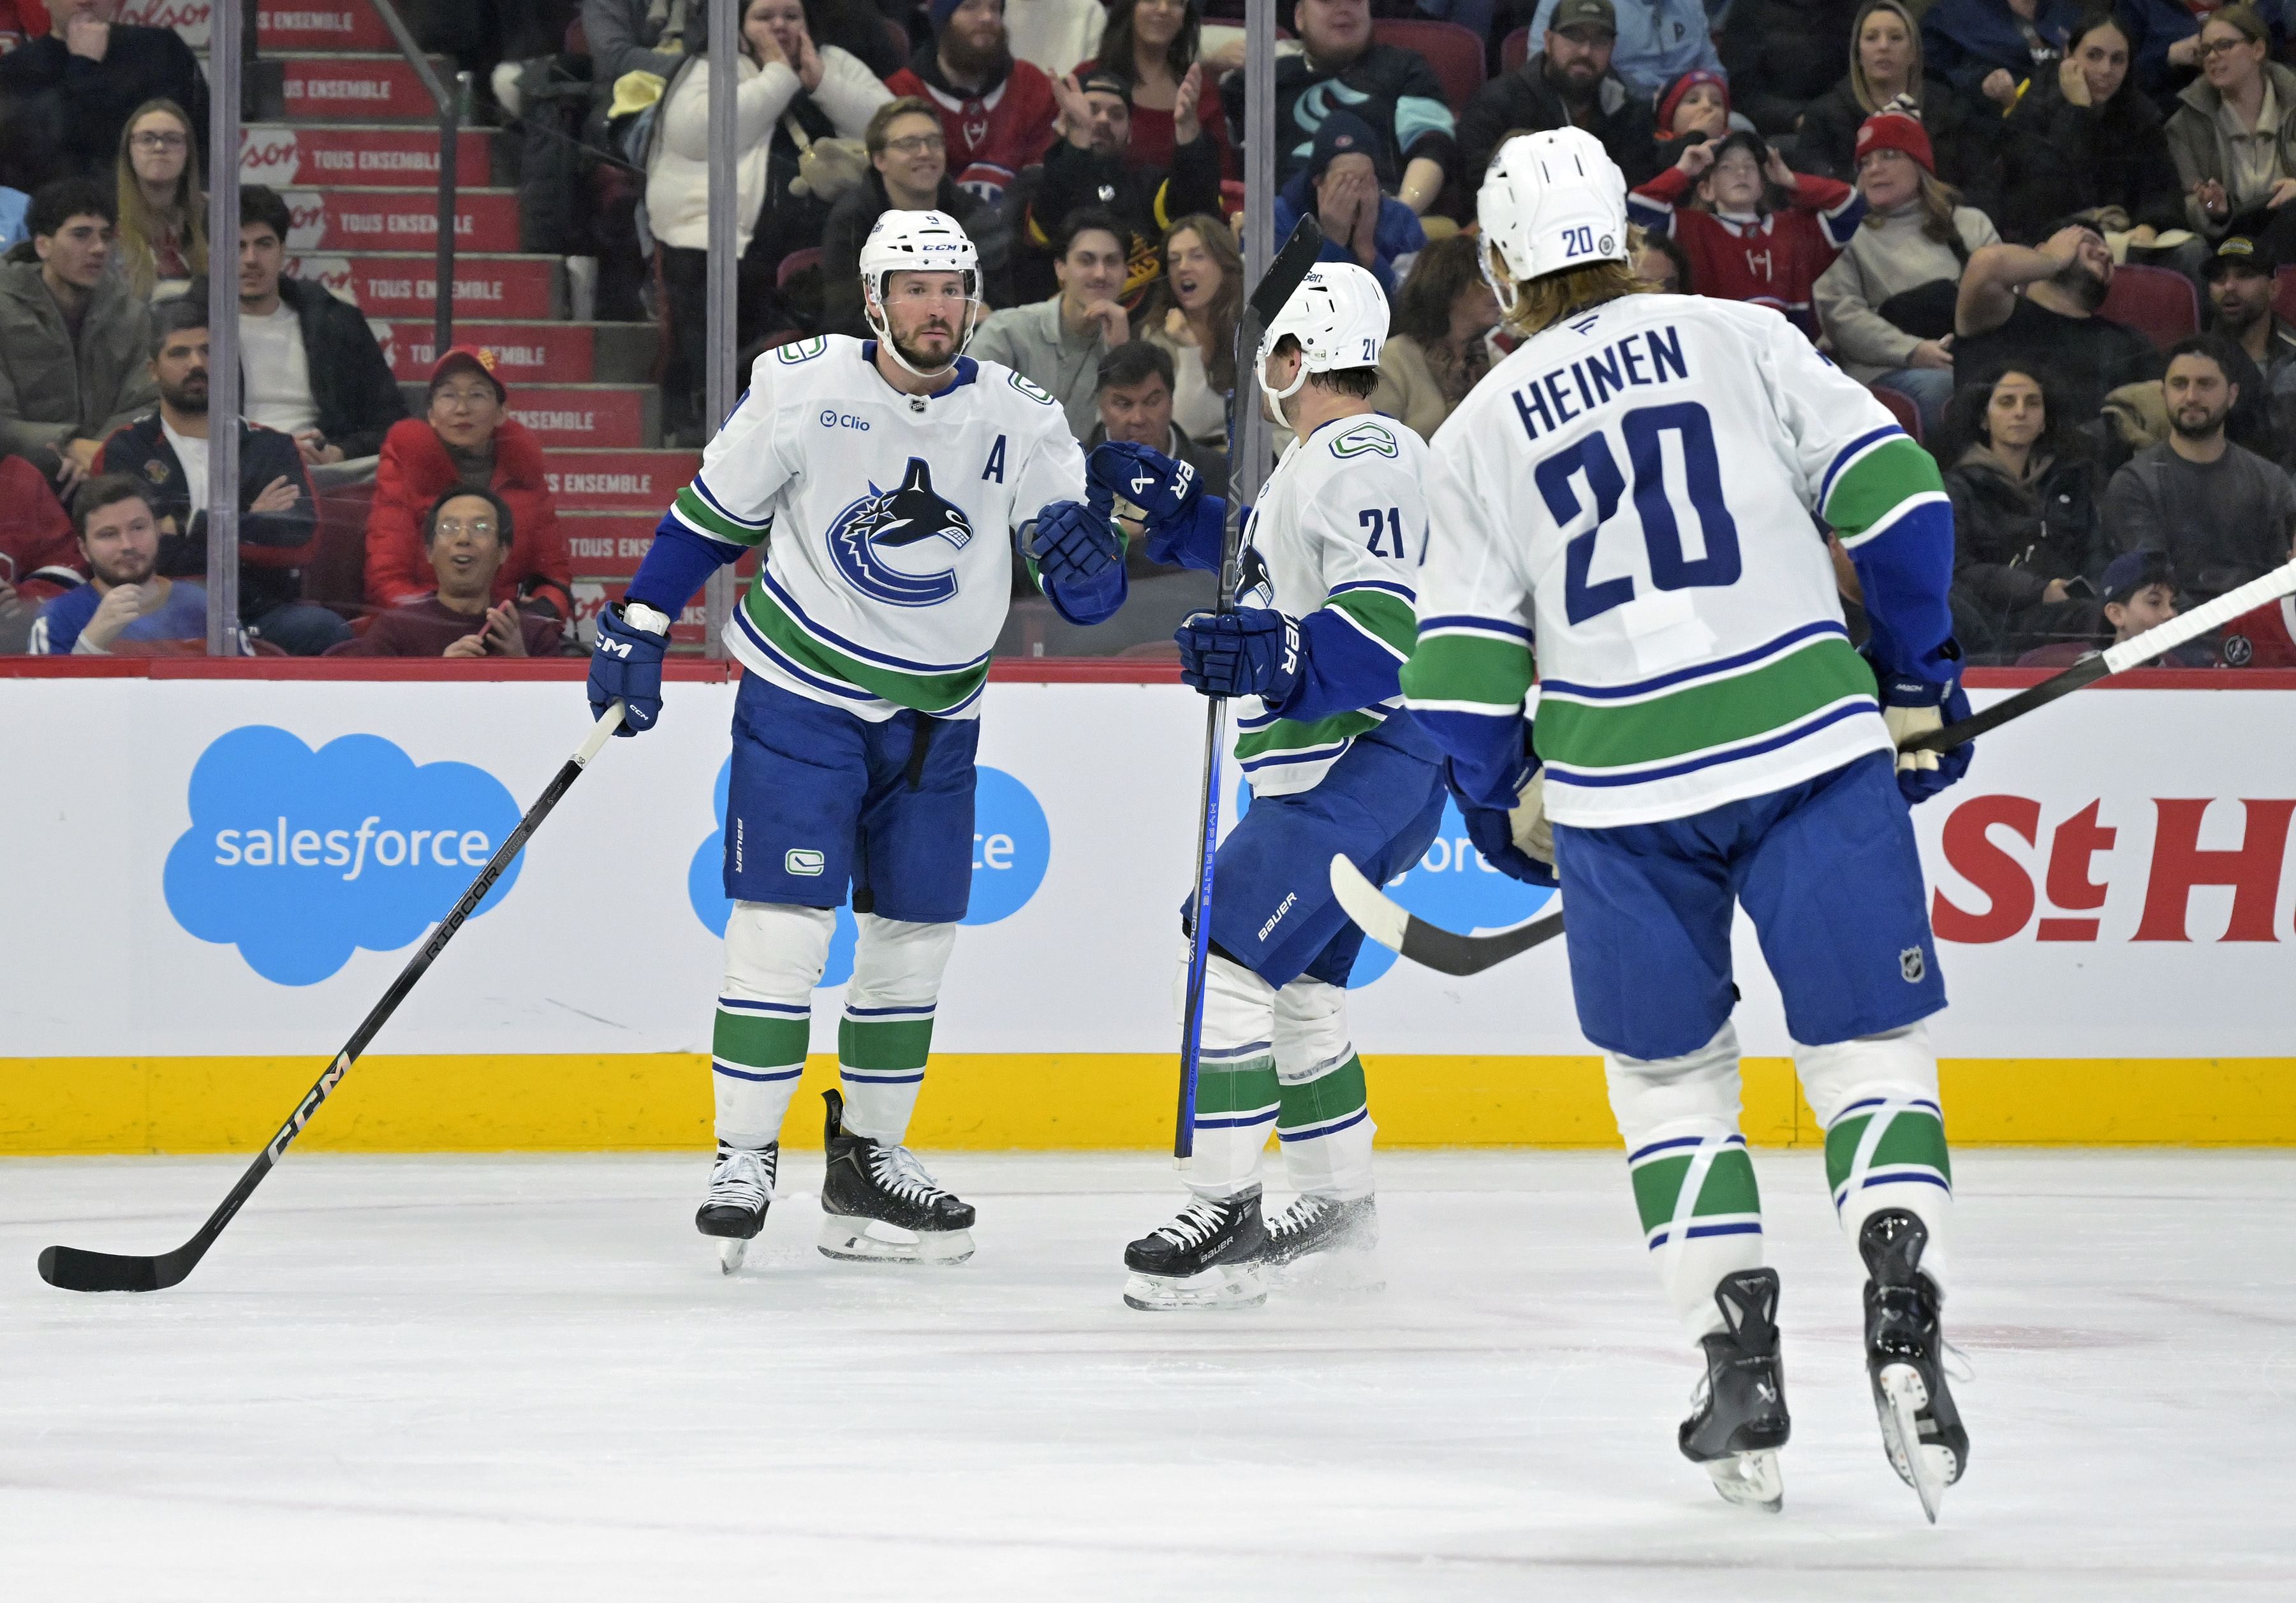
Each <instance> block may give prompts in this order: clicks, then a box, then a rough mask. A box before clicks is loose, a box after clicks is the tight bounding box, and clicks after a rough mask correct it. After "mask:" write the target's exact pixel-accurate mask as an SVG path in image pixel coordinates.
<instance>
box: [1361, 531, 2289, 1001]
mask: <svg viewBox="0 0 2296 1603" xmlns="http://www.w3.org/2000/svg"><path fill="white" fill-rule="evenodd" d="M2291 594H2296V562H2290V563H2287V564H2285V565H2284V566H2283V567H2279V568H2274V569H2273V570H2272V571H2271V572H2270V573H2267V574H2265V575H2264V576H2262V577H2259V578H2253V579H2251V580H2250V581H2249V582H2248V583H2247V584H2245V585H2241V586H2240V587H2239V588H2238V589H2236V590H2228V591H2226V592H2225V593H2224V594H2222V595H2220V596H2218V597H2217V599H2216V600H2214V601H2207V602H2203V603H2202V605H2200V606H2198V607H2195V608H2194V609H2192V610H2191V611H2190V612H2187V613H2184V614H2182V615H2181V616H2179V617H2172V618H2170V619H2169V621H2168V622H2167V623H2165V624H2161V625H2160V626H2158V627H2155V628H2151V629H2147V630H2145V631H2144V634H2139V635H2136V636H2135V637H2134V638H2132V639H2129V640H2125V641H2123V642H2120V644H2119V645H2117V646H2108V647H2106V648H2105V650H2103V651H2100V652H2099V653H2097V655H2095V656H2094V657H2091V658H2087V660H2086V661H2083V662H2078V663H2075V664H2074V665H2073V666H2072V667H2069V668H2067V669H2066V670H2065V671H2064V672H2063V673H2062V674H2053V675H2050V676H2049V677H2048V678H2046V679H2044V680H2042V681H2041V683H2038V684H2036V685H2031V686H2029V687H2028V688H2026V689H2024V690H2021V691H2018V692H2017V693H2016V694H2015V695H2013V696H2011V697H2008V698H2007V699H2004V700H2000V701H1997V702H1995V703H1994V704H1993V705H1992V706H1991V707H1987V708H1986V709H1985V710H1984V711H1983V712H1981V713H1973V714H1972V715H1971V716H1968V717H1966V718H1964V719H1961V720H1960V721H1959V722H1957V723H1954V724H1947V725H1946V726H1945V727H1944V728H1942V729H1933V730H1931V731H1930V732H1928V733H1927V734H1922V735H1915V736H1914V737H1913V738H1912V739H1911V740H1907V742H1906V743H1905V744H1904V745H1902V746H1900V747H1898V750H1899V751H1948V750H1951V749H1952V748H1954V747H1956V746H1962V745H1966V744H1967V743H1968V742H1970V741H1971V740H1975V739H1976V738H1977V737H1978V736H1980V735H1981V734H1987V733H1989V732H1992V731H1994V730H1997V729H1998V728H2000V727H2001V726H2002V725H2003V724H2008V723H2011V722H2013V721H2014V720H2016V719H2018V718H2021V717H2023V716H2025V715H2026V714H2027V713H2030V712H2034V711H2038V709H2039V708H2041V707H2046V706H2048V704H2049V703H2050V702H2052V701H2056V700H2060V699H2062V698H2064V697H2066V696H2070V695H2071V694H2072V693H2073V692H2074V691H2078V690H2085V689H2087V687H2088V686H2090V685H2092V684H2095V683H2096V682H2097V681H2099V680H2100V679H2107V678H2110V677H2111V676H2112V675H2115V674H2125V673H2127V672H2128V670H2129V669H2130V668H2133V667H2140V666H2142V665H2143V664H2144V663H2147V662H2150V661H2152V660H2153V658H2156V657H2158V656H2160V655H2161V653H2162V652H2164V651H2173V650H2176V649H2177V647H2178V646H2181V645H2185V644H2187V643H2189V642H2193V641H2195V640H2198V639H2199V638H2200V637H2201V636H2202V635H2203V634H2209V633H2210V632H2211V631H2213V630H2215V629H2218V628H2220V627H2222V626H2224V625H2226V624H2227V623H2230V622H2231V621H2232V620H2233V619H2234V618H2235V617H2240V616H2241V615H2242V614H2243V613H2244V612H2253V611H2255V610H2256V609H2258V608H2259V607H2262V606H2265V605H2267V604H2268V603H2270V602H2273V601H2278V600H2280V599H2281V597H2283V596H2285V595H2291ZM1332 894H1333V896H1337V897H1338V898H1339V901H1340V905H1341V907H1343V908H1345V909H1346V910H1347V913H1348V917H1349V918H1351V919H1353V920H1355V921H1356V923H1357V925H1358V926H1359V927H1360V928H1362V930H1363V932H1364V933H1365V935H1367V936H1370V937H1371V938H1372V939H1373V940H1374V941H1377V942H1378V943H1379V944H1380V945H1382V946H1385V947H1388V948H1389V949H1390V950H1391V951H1394V952H1397V953H1401V954H1402V955H1403V956H1405V957H1407V958H1409V959H1410V960H1411V961H1413V962H1415V963H1419V964H1422V965H1423V966H1424V967H1426V968H1430V969H1434V970H1435V971H1436V972H1438V973H1439V974H1452V975H1459V976H1465V975H1469V974H1480V973H1481V972H1482V971H1483V970H1484V969H1488V968H1490V967H1491V966H1492V965H1493V964H1495V963H1502V962H1505V961H1506V960H1507V959H1508V958H1511V957H1513V956H1514V955H1515V954H1516V953H1520V952H1528V951H1529V950H1530V949H1531V948H1532V947H1533V946H1537V945H1542V944H1544V943H1545V942H1547V941H1550V940H1553V939H1554V937H1555V936H1558V935H1561V934H1562V914H1561V913H1559V912H1558V913H1553V914H1550V915H1549V916H1547V917H1546V918H1543V919H1534V920H1531V921H1530V922H1529V923H1527V924H1518V925H1516V926H1515V927H1514V928H1512V929H1502V930H1497V931H1496V932H1494V933H1492V934H1489V935H1460V934H1458V933H1456V931H1453V930H1448V929H1445V928H1441V927H1440V926H1439V925H1434V924H1430V923H1428V922H1427V921H1426V920H1423V919H1421V918H1419V917H1417V916H1416V915H1415V914H1413V913H1411V912H1406V911H1405V909H1404V908H1403V907H1402V906H1401V905H1400V904H1398V903H1397V902H1396V901H1395V900H1394V898H1392V897H1390V896H1388V895H1387V894H1386V893H1385V892H1384V891H1382V890H1381V889H1380V888H1379V887H1377V886H1375V885H1374V884H1373V883H1372V882H1371V881H1370V880H1368V879H1365V878H1364V876H1363V874H1362V873H1361V872H1360V871H1357V868H1356V865H1355V864H1354V863H1349V861H1348V860H1347V859H1346V858H1344V857H1334V858H1333V859H1332Z"/></svg>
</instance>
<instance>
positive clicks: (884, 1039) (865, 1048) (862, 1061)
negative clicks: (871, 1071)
mask: <svg viewBox="0 0 2296 1603" xmlns="http://www.w3.org/2000/svg"><path fill="white" fill-rule="evenodd" d="M932 1030H933V1021H932V1020H931V1019H930V1018H840V1019H839V1020H838V1021H837V1060H838V1062H840V1063H841V1064H843V1065H844V1066H845V1067H848V1068H877V1069H892V1068H922V1067H924V1066H925V1059H927V1058H929V1057H931V1055H932Z"/></svg>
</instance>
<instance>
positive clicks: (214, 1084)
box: [0, 1052, 2296, 1156]
mask: <svg viewBox="0 0 2296 1603" xmlns="http://www.w3.org/2000/svg"><path fill="white" fill-rule="evenodd" d="M321 1067H323V1065H322V1064H321V1063H320V1062H319V1061H318V1060H317V1059H307V1058H290V1059H276V1058H274V1059H265V1058H11V1059H0V1155H10V1156H33V1155H48V1156H53V1155H60V1154H100V1153H135V1152H234V1153H252V1152H253V1151H254V1150H255V1149H257V1148H258V1147H259V1146H261V1145H262V1144H263V1143H264V1142H265V1141H268V1140H269V1139H270V1138H271V1136H272V1134H273V1133H275V1131H276V1130H277V1129H278V1127H279V1125H280V1124H281V1122H282V1121H283V1120H284V1119H285V1118H286V1116H287V1115H288V1113H289V1112H290V1110H291V1109H292V1108H294V1106H295V1104H296V1101H297V1100H298V1099H299V1098H300V1097H301V1096H302V1094H303V1093H304V1092H306V1091H307V1090H308V1089H309V1087H310V1084H311V1082H312V1081H313V1080H315V1079H316V1078H317V1077H318V1073H319V1070H320V1068H321ZM1364 1067H1365V1076H1366V1078H1367V1080H1368V1082H1369V1084H1370V1088H1371V1108H1372V1115H1373V1116H1374V1118H1375V1119H1377V1120H1378V1122H1379V1143H1380V1145H1381V1146H1382V1147H1390V1148H1400V1147H1520V1146H1538V1147H1592V1148H1610V1147H1615V1146H1616V1145H1617V1143H1618V1133H1617V1130H1616V1128H1615V1126H1614V1125H1612V1123H1611V1109H1610V1102H1609V1099H1608V1096H1607V1094H1606V1092H1605V1091H1604V1088H1603V1068H1602V1060H1601V1059H1598V1058H1592V1057H1568V1058H1502V1057H1401V1056H1377V1055H1374V1056H1367V1057H1366V1058H1365V1061H1364ZM835 1074H836V1063H835V1060H834V1059H833V1058H832V1057H829V1056H821V1055H817V1056H816V1057H814V1058H811V1059H808V1062H807V1065H806V1073H805V1078H804V1080H803V1081H802V1082H801V1084H800V1088H799V1092H798V1094H797V1096H796V1098H795V1099H794V1100H792V1102H791V1108H790V1116H789V1122H788V1124H787V1125H785V1126H784V1129H783V1136H784V1139H785V1140H786V1141H788V1142H789V1144H790V1145H791V1147H793V1148H817V1147H818V1146H819V1145H820V1141H821V1121H822V1104H821V1096H820V1093H821V1092H823V1091H824V1090H825V1089H827V1088H828V1087H829V1086H830V1085H831V1084H834V1075H835ZM1173 1074H1174V1070H1173V1066H1172V1059H1171V1057H1170V1055H1169V1054H1168V1053H1162V1052H1142V1053H1091V1052H1079V1053H1075V1054H1060V1055H1045V1054H1035V1055H1011V1056H1007V1055H1003V1054H996V1053H965V1052H949V1053H936V1054H934V1057H933V1059H932V1066H931V1069H930V1071H929V1073H928V1075H927V1078H926V1081H925V1086H924V1094H923V1096H922V1098H921V1099H920V1100H919V1101H918V1104H917V1114H916V1122H915V1124H914V1125H913V1126H912V1128H911V1131H910V1140H911V1141H912V1142H913V1143H914V1145H916V1146H918V1147H921V1148H924V1149H941V1150H950V1149H958V1150H974V1151H1003V1150H1021V1151H1092V1150H1132V1151H1152V1150H1156V1149H1160V1148H1162V1147H1164V1146H1165V1145H1167V1144H1168V1143H1169V1141H1170V1139H1171V1125H1172V1098H1173V1092H1174V1082H1173ZM1941 1074H1942V1080H1943V1088H1944V1096H1943V1100H1944V1103H1945V1110H1946V1133H1947V1136H1948V1139H1949V1140H1950V1141H1952V1142H1953V1144H1954V1145H1955V1146H1956V1147H1972V1146H2223V1147H2264V1146H2296V1059H2290V1058H2222V1059H2215V1058H2197V1059H2074V1058H1998V1059H1947V1060H1946V1061H1945V1063H1944V1064H1943V1065H1942V1066H1941ZM709 1125H710V1084H709V1059H707V1058H706V1057H704V1056H702V1055H701V1054H699V1053H692V1054H688V1053H683V1052H660V1053H647V1054H633V1055H627V1056H619V1055H618V1056H605V1057H549V1056H516V1057H483V1056H470V1057H377V1058H370V1059H366V1060H365V1061H363V1062H361V1063H359V1064H357V1066H356V1067H353V1068H352V1070H351V1072H350V1075H348V1078H346V1079H345V1080H344V1082H343V1084H342V1087H341V1089H340V1090H339V1091H338V1092H336V1093H335V1094H334V1096H333V1097H332V1098H330V1099H329V1100H328V1102H327V1105H326V1106H325V1107H324V1108H322V1109H321V1110H320V1111H319V1113H318V1115H317V1116H316V1117H315V1118H314V1119H313V1120H312V1121H311V1124H310V1126H309V1128H308V1129H307V1130H306V1131H305V1132H304V1133H303V1134H302V1136H301V1137H300V1138H299V1140H298V1141H297V1142H296V1145H297V1146H298V1147H299V1148H302V1149H309V1150H313V1151H335V1152H601V1151H632V1150H636V1151H646V1150H663V1149H672V1150H675V1149H701V1148H705V1147H707V1146H708V1145H709V1140H710V1133H709ZM1743 1129H1744V1131H1745V1133H1746V1138H1747V1140H1748V1141H1751V1142H1752V1143H1753V1144H1754V1145H1756V1146H1759V1147H1784V1146H1816V1145H1818V1144H1820V1142H1821V1141H1822V1138H1823V1133H1822V1132H1820V1131H1819V1130H1818V1128H1817V1123H1816V1119H1814V1118H1813V1117H1812V1116H1811V1115H1810V1112H1809V1108H1808V1105H1807V1104H1805V1103H1804V1102H1803V1101H1802V1099H1801V1097H1800V1092H1799V1090H1798V1089H1797V1088H1796V1086H1795V1084H1794V1079H1793V1065H1792V1061H1791V1060H1790V1059H1784V1058H1749V1059H1746V1062H1745V1115H1744V1118H1743Z"/></svg>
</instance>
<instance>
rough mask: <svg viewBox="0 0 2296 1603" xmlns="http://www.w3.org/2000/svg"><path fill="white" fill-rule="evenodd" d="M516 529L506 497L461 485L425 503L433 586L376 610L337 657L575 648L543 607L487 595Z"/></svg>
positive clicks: (526, 653) (546, 653) (552, 653)
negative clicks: (426, 592) (435, 583)
mask: <svg viewBox="0 0 2296 1603" xmlns="http://www.w3.org/2000/svg"><path fill="white" fill-rule="evenodd" d="M517 532H518V523H517V519H515V518H514V517H513V516H512V512H511V510H510V506H509V503H506V502H504V500H503V499H502V497H501V496H499V495H496V494H495V493H494V492H493V491H492V490H478V489H471V488H470V487H467V486H466V487H462V488H459V489H453V490H449V491H447V494H445V495H442V496H440V497H439V499H438V501H436V502H435V503H432V505H431V508H430V513H429V515H428V516H427V517H425V518H424V519H423V520H422V551H423V554H424V555H425V556H426V557H428V558H429V559H430V571H431V572H432V573H433V574H435V575H437V576H438V581H439V587H438V588H437V589H436V590H434V591H432V592H431V593H430V594H429V595H425V596H419V597H417V598H416V599H415V600H414V601H407V602H406V603H404V604H402V605H400V606H397V607H391V608H389V609H385V610H384V611H381V612H380V613H377V614H376V615H375V619H374V622H373V624H371V625H370V626H368V628H367V631H366V633H365V634H362V635H360V636H359V637H358V638H357V640H355V641H353V642H351V643H350V644H349V645H347V646H344V647H343V648H341V650H338V651H334V652H331V653H330V655H332V656H337V657H464V658H468V657H563V656H566V655H568V654H570V653H571V652H575V651H578V650H580V648H579V647H578V646H577V645H575V644H574V643H573V642H570V641H569V640H567V638H566V626H565V625H564V624H562V622H560V621H559V619H558V618H556V617H553V616H552V615H550V614H549V613H546V612H541V611H537V610H535V609H531V608H527V607H521V606H520V605H519V604H518V603H517V602H516V601H497V600H496V599H495V593H494V586H495V575H496V574H497V573H499V572H500V571H502V565H503V563H504V561H505V560H508V558H509V556H510V548H511V542H512V539H513V538H515V537H516V535H517Z"/></svg>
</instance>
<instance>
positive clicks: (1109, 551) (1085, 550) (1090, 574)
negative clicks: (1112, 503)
mask: <svg viewBox="0 0 2296 1603" xmlns="http://www.w3.org/2000/svg"><path fill="white" fill-rule="evenodd" d="M1029 555H1030V556H1031V557H1033V558H1035V559H1036V562H1037V577H1040V578H1042V579H1043V580H1044V581H1045V582H1046V583H1047V584H1052V585H1081V584H1085V583H1087V581H1089V580H1091V579H1094V578H1095V577H1098V576H1100V575H1101V574H1103V573H1106V572H1107V571H1108V570H1109V569H1110V568H1113V567H1115V566H1116V565H1117V564H1118V563H1119V562H1120V561H1122V560H1124V536H1122V535H1121V534H1119V532H1118V531H1117V528H1116V526H1115V525H1114V524H1113V523H1111V521H1110V520H1109V518H1108V514H1107V513H1105V512H1096V511H1094V510H1093V509H1092V508H1090V507H1088V506H1087V505H1085V504H1084V503H1082V502H1079V501H1055V502H1053V503H1051V504H1049V505H1047V506H1046V508H1045V509H1044V511H1040V512H1038V513H1037V522H1036V526H1035V527H1034V528H1032V529H1031V530H1030V532H1029Z"/></svg>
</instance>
